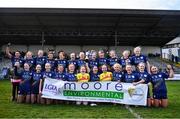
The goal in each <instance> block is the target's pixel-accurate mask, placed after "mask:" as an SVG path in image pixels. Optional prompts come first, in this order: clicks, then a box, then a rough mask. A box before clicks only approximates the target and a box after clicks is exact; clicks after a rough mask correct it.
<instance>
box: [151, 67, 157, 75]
mask: <svg viewBox="0 0 180 119" xmlns="http://www.w3.org/2000/svg"><path fill="white" fill-rule="evenodd" d="M151 72H152V74H157V72H158V68H157V67H156V66H152V67H151Z"/></svg>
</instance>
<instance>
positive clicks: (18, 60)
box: [11, 56, 24, 66]
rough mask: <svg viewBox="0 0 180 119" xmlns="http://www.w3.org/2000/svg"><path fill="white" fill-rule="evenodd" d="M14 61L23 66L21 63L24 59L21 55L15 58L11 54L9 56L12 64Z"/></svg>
mask: <svg viewBox="0 0 180 119" xmlns="http://www.w3.org/2000/svg"><path fill="white" fill-rule="evenodd" d="M15 62H19V63H20V66H23V64H24V59H23V58H22V57H19V58H16V57H15V56H12V57H11V63H12V66H14V64H15Z"/></svg>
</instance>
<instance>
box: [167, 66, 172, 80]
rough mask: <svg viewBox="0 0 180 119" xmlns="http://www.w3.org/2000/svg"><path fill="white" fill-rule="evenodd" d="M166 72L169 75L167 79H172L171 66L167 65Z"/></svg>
mask: <svg viewBox="0 0 180 119" xmlns="http://www.w3.org/2000/svg"><path fill="white" fill-rule="evenodd" d="M166 69H167V72H168V74H169V78H173V77H174V71H173V69H172V66H171V65H167V68H166Z"/></svg>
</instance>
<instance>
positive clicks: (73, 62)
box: [68, 60, 77, 68]
mask: <svg viewBox="0 0 180 119" xmlns="http://www.w3.org/2000/svg"><path fill="white" fill-rule="evenodd" d="M70 64H74V66H75V67H76V68H77V61H76V60H68V65H70Z"/></svg>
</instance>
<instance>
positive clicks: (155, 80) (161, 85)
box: [151, 72, 169, 92]
mask: <svg viewBox="0 0 180 119" xmlns="http://www.w3.org/2000/svg"><path fill="white" fill-rule="evenodd" d="M168 77H169V75H168V74H167V73H163V72H159V73H157V74H152V75H151V83H152V85H153V92H159V91H167V89H166V84H165V78H168Z"/></svg>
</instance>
